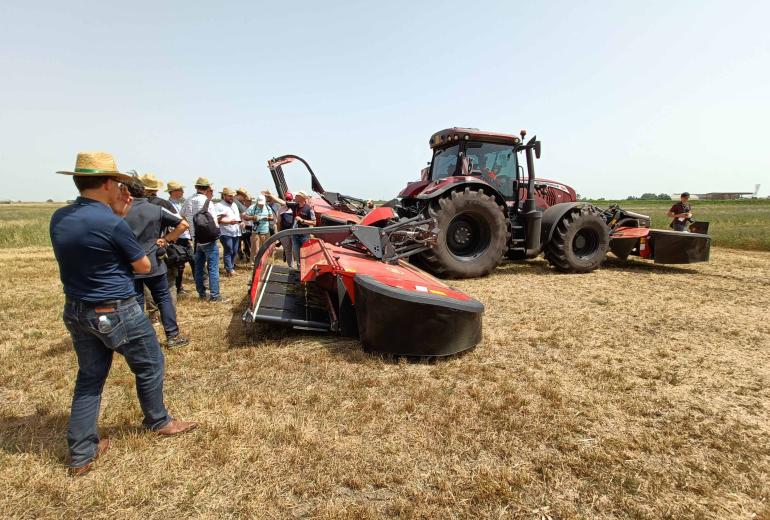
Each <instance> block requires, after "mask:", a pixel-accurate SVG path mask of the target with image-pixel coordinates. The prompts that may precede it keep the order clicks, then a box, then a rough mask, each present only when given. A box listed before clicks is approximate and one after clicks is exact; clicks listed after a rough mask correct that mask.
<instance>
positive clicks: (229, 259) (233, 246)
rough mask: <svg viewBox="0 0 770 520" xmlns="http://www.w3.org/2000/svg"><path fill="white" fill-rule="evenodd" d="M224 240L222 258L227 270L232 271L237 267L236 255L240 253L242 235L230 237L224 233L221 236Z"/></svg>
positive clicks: (222, 240)
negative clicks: (239, 245) (239, 246)
mask: <svg viewBox="0 0 770 520" xmlns="http://www.w3.org/2000/svg"><path fill="white" fill-rule="evenodd" d="M219 240H220V241H221V242H222V249H224V251H223V253H222V258H223V260H224V263H225V271H227V272H230V271H232V270H234V269H235V255H237V254H238V243H239V242H240V241H241V237H228V236H225V235H222V236H220V237H219Z"/></svg>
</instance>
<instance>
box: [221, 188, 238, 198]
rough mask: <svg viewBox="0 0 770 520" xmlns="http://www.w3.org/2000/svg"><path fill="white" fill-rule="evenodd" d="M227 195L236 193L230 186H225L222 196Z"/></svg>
mask: <svg viewBox="0 0 770 520" xmlns="http://www.w3.org/2000/svg"><path fill="white" fill-rule="evenodd" d="M225 195H235V192H234V191H233V190H232V189H230V188H223V189H222V196H225Z"/></svg>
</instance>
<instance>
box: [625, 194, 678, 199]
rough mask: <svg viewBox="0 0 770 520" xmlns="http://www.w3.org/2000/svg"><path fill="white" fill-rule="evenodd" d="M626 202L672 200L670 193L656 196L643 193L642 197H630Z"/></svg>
mask: <svg viewBox="0 0 770 520" xmlns="http://www.w3.org/2000/svg"><path fill="white" fill-rule="evenodd" d="M626 200H671V195H669V194H668V193H659V194H658V195H655V194H654V193H643V194H642V196H641V197H636V196H635V195H629V196H628V197H626Z"/></svg>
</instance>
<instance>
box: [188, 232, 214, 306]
mask: <svg viewBox="0 0 770 520" xmlns="http://www.w3.org/2000/svg"><path fill="white" fill-rule="evenodd" d="M207 269H208V275H209V290H210V291H211V298H212V299H215V300H216V299H218V298H219V297H220V296H219V246H218V245H217V243H216V242H210V243H208V244H199V245H196V246H195V269H194V270H193V275H194V276H195V289H196V290H197V291H198V296H200V297H201V298H205V297H206V284H205V283H204V281H203V277H204V276H205V273H206V270H207Z"/></svg>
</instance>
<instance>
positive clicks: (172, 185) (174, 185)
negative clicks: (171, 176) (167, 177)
mask: <svg viewBox="0 0 770 520" xmlns="http://www.w3.org/2000/svg"><path fill="white" fill-rule="evenodd" d="M182 189H184V186H182V184H181V183H179V182H176V181H168V184H166V192H167V193H171V192H172V191H176V190H182Z"/></svg>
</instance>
